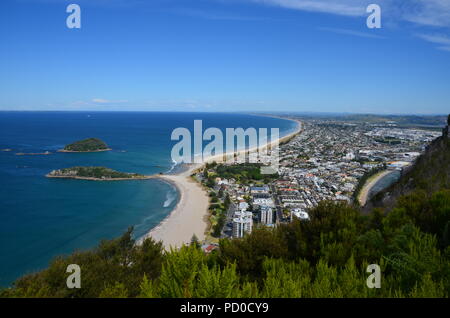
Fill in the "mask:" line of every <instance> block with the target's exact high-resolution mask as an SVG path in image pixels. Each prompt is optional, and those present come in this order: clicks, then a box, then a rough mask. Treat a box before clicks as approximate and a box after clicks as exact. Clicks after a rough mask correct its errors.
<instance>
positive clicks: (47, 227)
mask: <svg viewBox="0 0 450 318" xmlns="http://www.w3.org/2000/svg"><path fill="white" fill-rule="evenodd" d="M195 119H202V120H203V126H204V129H206V128H208V127H217V128H220V129H222V130H224V129H225V128H227V127H229V128H237V127H242V128H248V127H255V128H260V127H263V128H279V129H280V134H281V135H285V134H287V133H289V132H291V131H292V130H293V129H295V123H293V122H292V121H287V120H281V119H276V118H270V117H262V116H252V115H245V114H217V113H214V114H213V113H156V112H155V113H152V112H146V113H138V112H0V149H8V148H9V149H12V151H9V152H7V151H0V286H7V285H10V284H11V282H12V281H13V280H14V279H16V278H17V277H19V276H21V275H23V274H26V273H30V272H33V271H36V270H39V269H42V268H44V267H45V266H47V265H48V262H49V261H50V260H51V259H52V258H53V257H55V256H56V255H60V254H69V253H71V252H73V251H74V250H76V249H87V248H91V247H94V246H96V245H97V244H98V243H99V241H100V240H102V239H111V238H114V237H117V236H119V235H121V234H122V233H123V232H125V231H126V229H127V228H128V227H129V226H134V227H135V232H134V235H135V237H136V238H137V237H139V236H141V235H143V234H145V233H146V232H148V231H149V230H150V229H151V228H153V227H155V226H156V225H158V224H159V222H160V221H161V220H163V219H164V218H165V217H166V216H167V215H168V214H169V213H170V211H171V210H172V209H173V208H174V207H175V205H176V203H177V201H178V193H177V191H176V189H175V188H174V187H173V186H172V185H170V184H168V183H165V182H163V181H160V180H141V181H120V182H92V181H82V180H64V179H48V178H45V177H44V176H45V174H47V173H48V172H50V171H51V170H53V169H58V168H64V167H71V166H77V165H82V166H107V167H110V168H113V169H116V170H119V171H124V172H137V173H143V174H155V173H159V172H168V171H170V170H171V169H172V168H173V166H174V163H173V162H172V160H171V158H170V152H171V149H172V146H173V145H174V144H175V141H171V140H170V135H171V132H172V130H173V129H174V128H177V127H186V128H189V129H191V130H192V129H193V121H194V120H195ZM88 137H97V138H100V139H102V140H104V141H105V142H106V143H107V144H108V145H109V146H110V147H111V148H112V149H113V151H110V152H99V153H85V154H68V153H54V152H55V151H56V150H57V149H61V148H63V147H64V145H65V144H67V143H70V142H73V141H75V140H80V139H83V138H88ZM45 151H50V152H52V154H51V155H48V156H40V155H38V156H17V155H15V153H17V152H24V153H41V152H45Z"/></svg>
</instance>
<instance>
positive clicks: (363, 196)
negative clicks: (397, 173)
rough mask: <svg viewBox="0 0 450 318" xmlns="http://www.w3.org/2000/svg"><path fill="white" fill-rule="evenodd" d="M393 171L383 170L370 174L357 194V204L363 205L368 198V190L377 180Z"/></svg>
mask: <svg viewBox="0 0 450 318" xmlns="http://www.w3.org/2000/svg"><path fill="white" fill-rule="evenodd" d="M391 172H393V171H392V170H383V171H380V172H379V173H377V174H376V175H374V176H372V177H371V178H369V180H367V182H366V183H365V184H364V187H363V188H362V190H361V192H360V194H359V196H358V202H359V204H360V205H361V206H362V207H364V206H365V205H366V203H367V201H368V200H369V193H370V190H371V189H372V188H373V187H374V186H375V185H376V184H377V182H378V181H380V180H381V179H382V178H384V177H385V176H387V175H388V174H390V173H391Z"/></svg>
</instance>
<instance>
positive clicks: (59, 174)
mask: <svg viewBox="0 0 450 318" xmlns="http://www.w3.org/2000/svg"><path fill="white" fill-rule="evenodd" d="M46 177H47V178H66V179H81V180H95V181H117V180H144V179H151V178H152V177H151V176H145V175H141V174H137V173H127V172H119V171H115V170H113V169H110V168H105V167H72V168H65V169H59V170H53V171H52V172H50V173H49V174H47V175H46Z"/></svg>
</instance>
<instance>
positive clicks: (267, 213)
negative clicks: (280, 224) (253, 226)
mask: <svg viewBox="0 0 450 318" xmlns="http://www.w3.org/2000/svg"><path fill="white" fill-rule="evenodd" d="M259 220H260V222H261V224H264V225H272V224H273V210H272V208H270V207H268V206H262V207H261V211H260V212H259Z"/></svg>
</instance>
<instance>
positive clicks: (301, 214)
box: [291, 209, 309, 221]
mask: <svg viewBox="0 0 450 318" xmlns="http://www.w3.org/2000/svg"><path fill="white" fill-rule="evenodd" d="M294 217H295V218H298V219H300V220H302V221H306V220H309V215H308V213H306V212H305V211H303V210H302V209H294V210H292V211H291V221H292V220H293V219H294Z"/></svg>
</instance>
